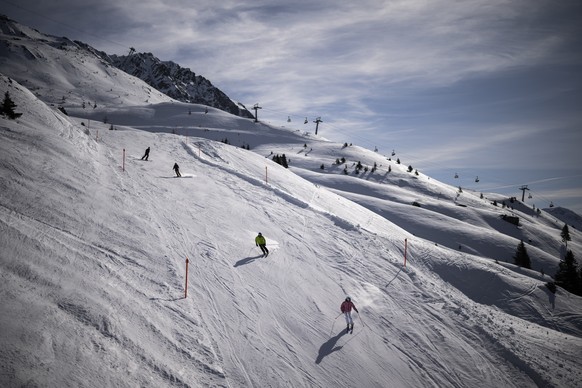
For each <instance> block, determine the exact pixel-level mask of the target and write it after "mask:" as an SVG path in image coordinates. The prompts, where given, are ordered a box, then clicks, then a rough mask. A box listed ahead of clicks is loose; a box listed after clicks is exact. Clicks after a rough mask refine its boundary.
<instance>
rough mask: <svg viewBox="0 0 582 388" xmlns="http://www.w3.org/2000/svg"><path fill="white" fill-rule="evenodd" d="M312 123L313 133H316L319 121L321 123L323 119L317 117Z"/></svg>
mask: <svg viewBox="0 0 582 388" xmlns="http://www.w3.org/2000/svg"><path fill="white" fill-rule="evenodd" d="M314 123H315V134H316V135H317V129H318V128H319V123H323V120H322V119H321V117H318V118H316V119H315V121H314Z"/></svg>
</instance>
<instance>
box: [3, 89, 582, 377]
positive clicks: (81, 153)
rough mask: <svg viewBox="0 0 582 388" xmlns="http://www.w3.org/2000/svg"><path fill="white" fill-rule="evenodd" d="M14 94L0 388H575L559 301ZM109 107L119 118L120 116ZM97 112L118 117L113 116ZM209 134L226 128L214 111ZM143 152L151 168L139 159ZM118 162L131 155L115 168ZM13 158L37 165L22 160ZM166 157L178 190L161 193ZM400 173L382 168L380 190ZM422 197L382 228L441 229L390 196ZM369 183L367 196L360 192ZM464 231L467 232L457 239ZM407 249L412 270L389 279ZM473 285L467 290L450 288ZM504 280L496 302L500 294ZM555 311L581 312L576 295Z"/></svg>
mask: <svg viewBox="0 0 582 388" xmlns="http://www.w3.org/2000/svg"><path fill="white" fill-rule="evenodd" d="M23 93H24V92H23ZM21 94H22V93H21ZM22 95H24V94H22ZM15 97H18V98H20V99H19V100H18V103H19V104H20V105H25V104H31V105H30V106H31V108H29V109H28V110H27V112H30V113H27V115H26V116H23V120H21V122H20V123H12V122H11V123H9V124H10V128H8V129H9V130H8V131H4V132H1V133H0V136H2V140H3V142H0V152H1V153H2V154H3V155H9V157H10V158H11V159H8V160H6V161H5V160H2V163H0V168H1V170H0V172H1V174H2V175H0V178H2V179H0V184H1V185H2V189H3V197H2V202H1V203H0V230H1V231H2V233H1V234H0V241H1V242H2V247H3V249H2V252H1V254H0V258H1V261H0V264H1V267H0V269H1V271H0V278H1V279H2V284H3V286H2V288H0V291H1V292H2V297H3V301H6V304H5V307H3V308H4V309H5V311H6V314H1V316H0V323H2V328H3V332H4V333H9V334H8V335H7V334H3V336H2V337H1V339H2V343H1V345H3V346H2V349H3V350H2V352H1V353H0V364H1V365H2V366H0V368H1V369H0V378H1V379H2V382H4V381H8V382H9V383H12V384H13V385H27V384H28V385H31V386H34V385H46V386H88V387H92V386H156V387H157V386H210V387H239V386H240V387H242V386H244V387H268V386H273V387H275V386H276V387H279V386H293V387H335V386H370V387H372V386H378V387H384V386H399V387H418V386H435V387H441V386H447V387H449V386H450V387H469V386H471V387H472V386H484V387H499V386H503V387H533V386H559V387H562V386H564V387H565V386H575V385H576V384H578V383H579V381H580V379H579V377H580V373H579V372H576V371H577V367H578V366H579V365H580V364H579V349H580V348H582V340H581V339H580V335H579V333H580V330H581V329H580V328H579V327H578V326H579V325H577V322H580V314H579V312H577V311H576V310H575V309H567V308H566V307H564V306H563V305H561V304H560V303H563V302H562V301H563V295H564V294H558V295H557V296H556V298H557V306H555V307H552V309H550V307H549V304H548V300H547V298H548V297H547V294H546V293H545V291H544V289H543V283H542V282H540V281H539V278H537V277H536V276H534V275H532V274H531V272H530V273H527V272H525V273H520V271H518V270H512V269H509V266H502V265H499V264H495V263H494V262H493V261H492V260H487V259H485V258H482V257H477V256H473V255H470V254H468V253H465V252H456V251H454V250H451V249H448V248H446V247H442V246H437V245H436V244H434V243H433V242H430V241H427V240H424V239H423V238H421V237H417V236H414V235H411V234H410V233H409V232H408V231H407V230H405V229H402V228H401V227H398V226H396V225H394V224H392V223H391V222H389V221H388V220H386V218H383V217H381V216H380V215H379V214H377V213H374V212H372V211H370V210H368V209H367V208H371V207H372V206H371V205H370V204H372V203H374V204H375V205H376V204H377V203H376V202H375V201H372V200H370V201H369V202H368V206H361V205H357V204H355V203H354V202H351V201H349V200H347V199H346V198H344V197H343V196H341V195H338V191H340V190H335V189H333V190H331V189H326V188H324V187H323V186H322V185H320V184H313V183H309V182H306V181H305V180H303V179H301V178H299V177H298V176H297V175H296V174H294V173H293V172H291V171H289V170H287V169H284V168H282V167H280V166H278V165H275V164H274V163H271V162H270V161H269V160H266V159H264V157H263V156H261V155H257V154H255V153H252V152H249V151H247V150H242V149H240V148H235V147H232V146H228V145H225V144H222V143H218V142H213V141H211V140H206V139H201V138H194V137H192V138H188V137H184V136H176V135H172V134H169V133H149V132H146V131H138V130H134V129H131V128H129V127H127V128H123V127H119V129H118V130H116V131H108V130H107V129H106V128H107V126H106V125H105V124H100V123H98V122H95V123H93V125H94V127H97V128H99V129H100V138H99V140H98V141H95V140H94V137H93V136H91V132H90V131H89V130H88V129H87V130H85V129H83V130H81V129H78V128H77V127H75V125H76V124H75V120H76V119H70V118H66V117H65V116H62V115H60V113H58V112H55V111H53V110H51V109H49V108H48V107H46V106H43V105H42V104H41V102H40V101H38V100H37V99H35V97H34V96H32V95H31V96H29V97H27V98H28V100H27V99H24V97H22V96H21V95H20V94H17V93H15ZM184 106H186V105H184ZM184 106H182V105H180V104H174V103H168V104H167V105H164V106H163V108H164V109H166V110H168V111H169V112H171V111H172V110H173V109H178V108H180V109H181V108H183V107H184ZM123 109H124V110H125V114H127V115H128V117H129V118H130V119H131V118H132V116H131V115H130V114H129V112H131V111H132V109H130V108H127V107H123ZM136 109H138V108H136ZM144 109H145V108H144ZM147 109H148V111H147V112H146V113H148V114H149V116H148V117H147V120H155V114H154V113H155V112H156V109H161V108H160V107H156V106H155V105H153V106H151V107H148V108H147ZM108 112H109V113H111V114H112V117H115V112H114V109H113V108H111V110H110V111H108ZM176 112H178V111H177V110H176ZM142 115H143V114H142ZM217 115H218V113H217ZM31 117H32V118H31ZM33 118H34V120H36V121H34V122H33V124H32V125H31V124H28V122H27V121H26V120H32V119H33ZM133 119H134V120H135V117H133ZM1 120H3V121H2V122H3V123H4V122H5V121H6V120H4V119H1ZM143 120H145V119H143ZM220 120H222V121H218V119H217V122H220V123H221V125H234V124H232V123H233V121H232V120H231V119H230V118H229V117H227V116H221V119H220ZM129 121H131V120H129ZM223 122H224V123H226V124H222V123H223ZM237 122H238V121H237ZM46 123H52V124H51V125H53V126H54V127H55V128H58V130H49V129H50V128H52V127H46V125H48V124H46ZM148 125H150V126H151V128H153V127H154V126H155V125H156V123H148ZM240 125H241V126H243V125H248V128H246V127H245V128H243V129H245V131H246V132H245V133H247V134H252V133H253V131H257V130H258V129H257V128H256V127H255V126H254V125H255V124H250V123H246V121H245V122H244V124H240ZM47 128H49V129H47ZM259 129H260V130H264V131H265V133H267V132H268V130H267V129H266V128H263V127H260V128H259ZM192 130H193V131H194V129H192ZM214 130H216V131H217V132H218V131H219V129H214ZM167 132H170V131H169V130H168V131H167ZM241 133H243V131H241ZM221 134H222V133H217V136H220V135H221ZM317 144H319V143H317ZM147 146H151V149H152V152H151V157H152V160H151V162H150V163H143V162H142V161H141V160H136V159H139V155H140V153H141V152H142V151H143V149H145V148H146V147H147ZM281 147H282V146H281ZM287 147H289V145H287ZM321 147H322V148H323V147H324V145H323V144H322V145H321ZM123 149H127V153H128V155H135V157H133V159H132V158H129V159H127V160H126V161H125V164H123V162H122V160H121V154H122V150H123ZM23 150H26V152H28V153H30V154H33V155H35V157H24V156H25V155H26V154H25V153H24V151H23ZM314 150H315V151H314V152H315V153H317V152H318V151H319V150H318V149H317V147H316V148H314ZM334 152H335V151H334ZM346 152H347V151H346ZM311 154H312V153H311V152H310V155H309V158H311V157H312V155H311ZM298 157H299V156H296V157H295V158H298ZM302 157H304V156H303V155H302ZM355 157H357V156H354V158H355ZM175 162H177V163H179V164H180V166H181V170H183V171H184V175H189V176H192V178H193V179H184V180H181V179H167V178H170V177H172V176H173V175H172V169H171V167H172V165H173V163H175ZM122 166H124V168H122ZM266 170H267V171H268V180H267V181H265V178H264V177H265V173H266ZM306 171H307V170H306ZM399 173H400V172H399V171H398V170H397V168H396V167H395V168H394V171H393V173H392V175H397V174H399ZM305 174H306V175H307V173H305ZM402 176H405V175H402ZM322 177H324V178H329V177H330V175H322ZM390 178H392V177H390ZM322 179H323V178H322ZM343 179H344V177H339V178H337V182H343ZM350 179H356V178H354V177H350ZM387 179H388V177H386V176H385V177H384V180H387ZM397 179H398V178H397ZM399 179H401V180H403V179H405V178H399ZM352 182H356V181H354V180H351V181H350V184H352ZM404 182H407V181H404ZM422 184H423V183H422V182H421V181H420V180H418V181H415V182H413V183H410V184H409V183H406V185H404V184H403V186H405V187H400V188H398V189H395V190H394V191H391V192H390V195H391V196H392V197H394V198H392V199H393V200H394V201H395V202H390V206H392V207H394V209H396V210H394V209H392V210H391V211H392V212H393V213H390V214H397V213H398V212H400V211H406V214H407V216H408V217H409V218H413V221H414V223H413V225H422V224H423V223H424V222H425V221H427V223H428V224H429V226H430V227H432V225H431V224H430V222H432V221H433V220H434V219H441V218H444V217H426V218H423V216H424V215H426V214H427V213H420V214H421V215H418V214H416V213H414V212H415V211H423V210H418V209H410V206H409V207H408V208H406V209H407V210H402V208H400V206H404V205H403V203H405V202H406V200H408V198H406V199H402V198H404V197H401V196H402V195H404V194H402V193H404V192H405V190H408V189H409V186H410V187H412V185H418V187H423V186H422ZM338 185H339V186H341V185H340V184H338V183H336V184H335V186H338ZM332 186H334V185H332ZM347 186H348V185H347V183H346V187H347ZM364 187H365V188H364ZM371 188H373V186H371V185H369V184H368V183H366V185H365V186H362V188H361V190H362V191H365V190H370V189H371ZM336 189H337V187H336ZM418 190H419V191H418V193H421V192H422V191H420V190H421V189H420V188H419V189H418ZM423 190H424V189H423ZM432 190H434V191H438V190H439V188H438V187H437V188H433V189H432ZM356 191H357V190H356ZM426 191H427V192H429V191H430V190H429V189H428V188H426ZM360 200H361V198H360ZM464 200H465V202H466V203H473V206H477V204H479V201H478V200H476V199H475V200H474V201H473V202H471V201H472V199H471V198H467V199H464ZM398 201H400V202H401V203H396V202H398ZM431 206H434V207H437V205H436V202H434V203H431ZM455 206H456V205H455ZM442 209H444V210H442V214H447V217H450V216H451V214H455V212H465V213H463V214H466V215H467V217H470V218H471V219H472V220H473V221H474V222H475V223H478V224H479V225H481V227H483V225H485V224H487V222H486V218H485V217H484V216H483V219H480V218H479V217H481V216H479V214H480V213H477V212H469V211H468V210H464V208H463V209H459V208H458V207H452V208H451V207H447V205H442ZM431 211H432V210H431ZM401 214H404V213H401ZM431 216H433V215H432V214H431ZM495 216H496V215H495ZM488 217H489V215H488ZM399 221H402V219H401V218H399ZM428 221H430V222H428ZM528 222H534V221H533V220H528ZM442 225H443V227H444V225H445V224H442ZM460 225H463V224H462V223H461V222H459V223H455V226H454V227H451V228H450V230H449V231H454V230H457V229H455V228H461V226H460ZM401 226H402V225H401ZM430 227H427V229H423V233H426V231H427V230H428V231H430V230H431V229H430ZM259 230H261V231H263V234H264V235H265V236H266V238H267V243H268V245H267V246H268V247H269V249H270V250H271V251H272V254H271V255H269V256H267V257H262V256H260V254H259V250H258V248H257V247H256V246H255V244H254V237H255V236H256V233H257V231H259ZM475 230H479V229H478V228H473V227H471V228H470V227H468V226H467V227H466V228H464V229H463V231H464V233H466V234H467V235H471V233H477V232H475ZM433 232H434V230H433ZM434 233H436V232H434ZM439 233H440V232H439ZM451 233H453V232H451ZM491 233H492V232H491ZM440 237H442V236H441V235H439V238H440ZM405 238H407V239H408V240H407V241H408V258H409V260H408V263H407V266H406V267H403V262H402V257H403V253H404V252H403V250H404V248H403V242H404V239H405ZM475 240H477V239H476V238H475ZM548 240H549V238H548ZM503 241H505V240H503ZM477 245H478V244H477V243H475V246H477ZM552 249H555V248H552ZM545 255H546V254H545ZM542 256H543V255H542ZM186 258H188V259H189V264H190V266H189V269H190V270H189V287H188V297H187V298H184V272H185V260H186ZM546 259H547V257H546V256H543V257H542V258H541V259H540V260H546ZM469 274H470V275H472V276H471V277H470V279H469V280H470V281H469V282H467V281H466V280H467V279H464V278H463V276H468V275H469ZM542 278H543V277H542ZM471 283H475V284H471ZM501 285H502V286H503V287H504V292H503V293H500V292H498V291H496V290H495V287H500V286H501ZM348 294H349V295H351V296H352V298H353V300H354V301H355V303H356V305H357V307H358V309H359V311H360V313H358V314H355V329H354V333H353V334H346V333H345V323H344V320H343V316H341V315H338V314H339V304H340V303H341V301H342V299H343V297H344V296H345V295H348ZM568 297H569V298H572V300H573V301H574V302H573V303H578V304H577V305H576V306H579V305H580V304H579V303H580V302H579V300H580V299H579V298H575V297H573V296H568ZM554 302H556V301H554ZM7 317H10V318H7ZM12 317H17V318H14V319H13V318H12Z"/></svg>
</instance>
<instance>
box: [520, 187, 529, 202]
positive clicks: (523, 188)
mask: <svg viewBox="0 0 582 388" xmlns="http://www.w3.org/2000/svg"><path fill="white" fill-rule="evenodd" d="M519 189H520V190H521V202H524V201H525V191H526V190H529V189H528V188H527V185H523V186H521V187H520V188H519Z"/></svg>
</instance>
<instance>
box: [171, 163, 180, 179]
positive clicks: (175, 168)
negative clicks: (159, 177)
mask: <svg viewBox="0 0 582 388" xmlns="http://www.w3.org/2000/svg"><path fill="white" fill-rule="evenodd" d="M173 169H174V171H176V177H178V178H179V177H181V176H182V174H180V166H178V163H174V167H173Z"/></svg>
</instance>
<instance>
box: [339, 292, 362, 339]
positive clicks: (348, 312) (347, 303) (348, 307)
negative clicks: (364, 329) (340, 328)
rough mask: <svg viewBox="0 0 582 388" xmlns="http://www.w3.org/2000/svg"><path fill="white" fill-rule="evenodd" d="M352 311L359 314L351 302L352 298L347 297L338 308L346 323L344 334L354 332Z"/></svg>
mask: <svg viewBox="0 0 582 388" xmlns="http://www.w3.org/2000/svg"><path fill="white" fill-rule="evenodd" d="M352 309H354V310H355V311H356V312H357V313H359V311H358V309H357V308H356V305H354V303H353V302H352V298H350V297H349V296H348V297H346V300H344V301H343V303H342V305H341V306H340V310H341V311H342V313H344V317H345V318H346V323H347V325H348V327H347V329H346V333H347V332H350V333H351V332H353V331H354V320H353V319H352Z"/></svg>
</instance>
